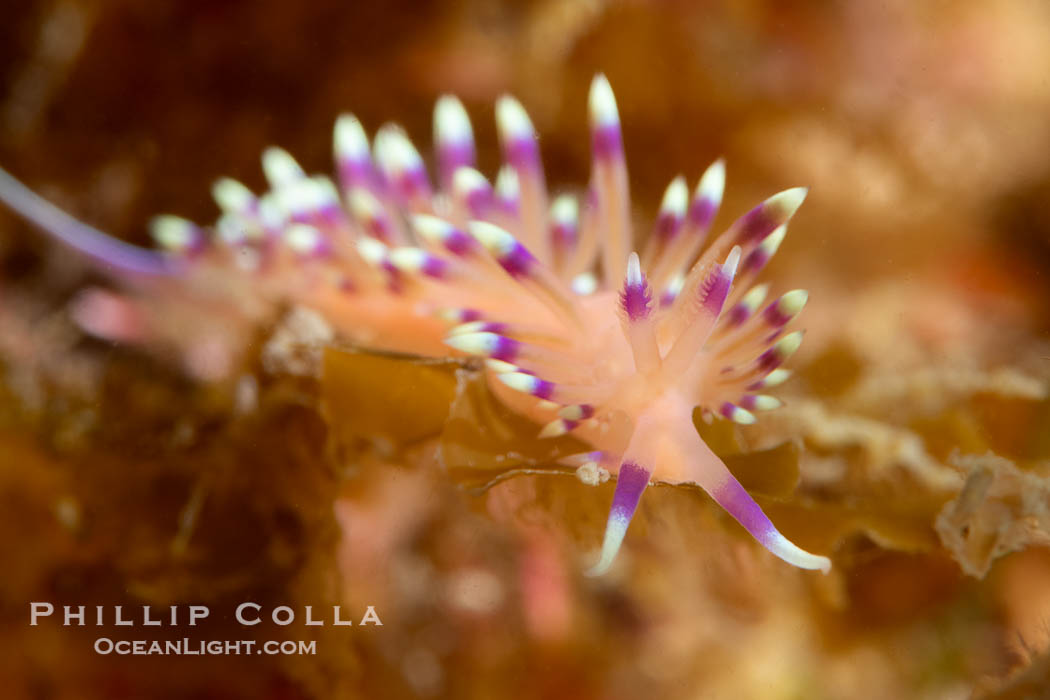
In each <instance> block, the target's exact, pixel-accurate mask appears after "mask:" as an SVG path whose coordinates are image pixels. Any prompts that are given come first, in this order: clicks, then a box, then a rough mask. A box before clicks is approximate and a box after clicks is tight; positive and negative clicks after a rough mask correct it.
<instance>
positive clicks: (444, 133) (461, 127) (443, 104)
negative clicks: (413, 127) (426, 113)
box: [434, 95, 474, 145]
mask: <svg viewBox="0 0 1050 700" xmlns="http://www.w3.org/2000/svg"><path fill="white" fill-rule="evenodd" d="M434 140H435V141H436V142H437V143H439V144H455V145H458V144H463V143H473V141H474V130H473V128H472V127H471V126H470V117H469V116H467V110H466V109H464V108H463V103H462V102H460V101H459V99H458V98H456V97H455V96H453V95H442V96H441V97H440V98H438V101H437V103H436V104H435V105H434Z"/></svg>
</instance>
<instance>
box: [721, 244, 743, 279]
mask: <svg viewBox="0 0 1050 700" xmlns="http://www.w3.org/2000/svg"><path fill="white" fill-rule="evenodd" d="M741 254H742V251H741V249H740V246H738V245H735V246H733V249H732V250H731V251H729V257H727V258H726V261H725V263H724V264H723V265H722V272H723V274H725V275H726V276H728V277H730V278H731V277H733V276H735V275H736V268H737V266H738V265H739V264H740V256H741Z"/></svg>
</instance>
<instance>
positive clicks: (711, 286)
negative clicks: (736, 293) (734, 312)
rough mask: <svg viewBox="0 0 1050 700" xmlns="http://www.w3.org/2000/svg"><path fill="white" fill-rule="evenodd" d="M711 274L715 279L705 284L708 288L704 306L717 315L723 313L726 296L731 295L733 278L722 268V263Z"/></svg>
mask: <svg viewBox="0 0 1050 700" xmlns="http://www.w3.org/2000/svg"><path fill="white" fill-rule="evenodd" d="M711 274H712V276H713V279H710V281H709V282H708V283H707V284H705V285H704V287H706V288H707V293H706V294H705V295H704V308H705V309H707V311H708V312H709V313H711V314H712V315H714V316H717V315H718V314H720V313H722V306H723V305H724V304H725V303H726V297H728V296H729V287H730V286H731V285H732V284H733V279H732V278H731V277H730V276H729V275H727V274H726V273H725V272H724V271H723V270H722V266H721V265H719V266H718V267H717V268H715V270H713V271H712V273H711Z"/></svg>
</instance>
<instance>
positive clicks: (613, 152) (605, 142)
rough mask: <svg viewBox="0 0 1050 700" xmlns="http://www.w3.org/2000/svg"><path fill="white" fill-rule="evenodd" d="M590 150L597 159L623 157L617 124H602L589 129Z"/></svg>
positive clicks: (621, 141) (621, 140)
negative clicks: (591, 129)
mask: <svg viewBox="0 0 1050 700" xmlns="http://www.w3.org/2000/svg"><path fill="white" fill-rule="evenodd" d="M591 152H592V153H593V154H594V157H595V159H597V160H612V159H613V158H621V157H623V139H622V138H621V136H620V125H619V124H603V125H601V126H598V127H596V128H595V129H594V130H593V131H591Z"/></svg>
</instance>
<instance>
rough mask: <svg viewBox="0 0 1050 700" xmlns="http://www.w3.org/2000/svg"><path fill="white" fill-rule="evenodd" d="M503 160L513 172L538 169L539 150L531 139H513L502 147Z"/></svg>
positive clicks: (533, 139)
mask: <svg viewBox="0 0 1050 700" xmlns="http://www.w3.org/2000/svg"><path fill="white" fill-rule="evenodd" d="M503 158H504V160H506V161H507V163H509V164H510V166H511V167H513V168H514V169H515V170H534V171H538V170H539V168H540V149H539V146H538V145H537V144H536V139H535V138H533V137H531V136H530V137H520V136H519V137H515V138H512V139H510V140H509V141H508V142H507V143H506V145H505V146H504V147H503Z"/></svg>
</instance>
